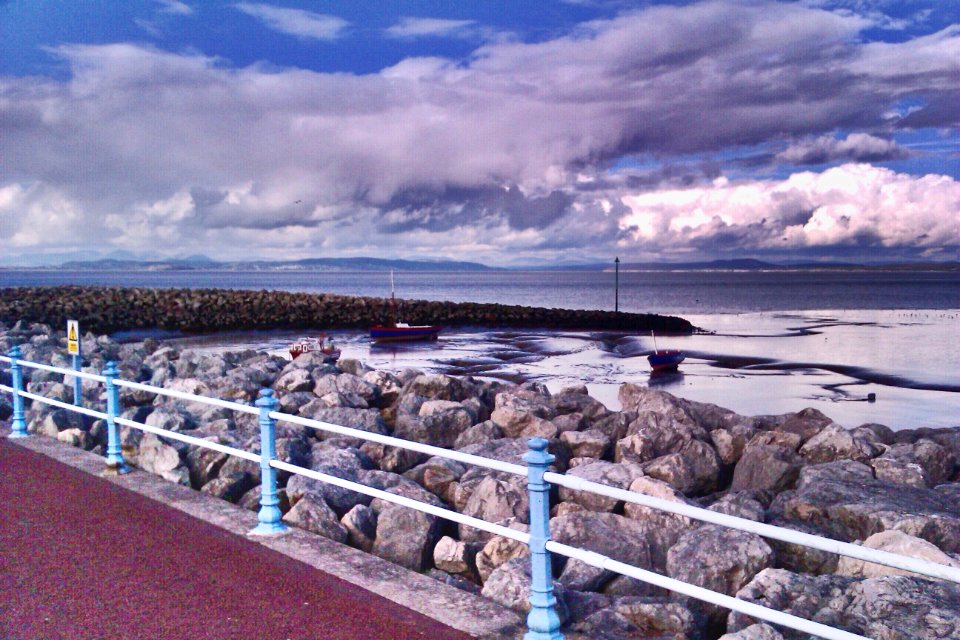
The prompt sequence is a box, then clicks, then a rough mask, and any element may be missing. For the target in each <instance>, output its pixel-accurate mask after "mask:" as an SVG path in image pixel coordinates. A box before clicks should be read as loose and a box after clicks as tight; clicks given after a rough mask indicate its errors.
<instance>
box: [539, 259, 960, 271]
mask: <svg viewBox="0 0 960 640" xmlns="http://www.w3.org/2000/svg"><path fill="white" fill-rule="evenodd" d="M614 268H615V266H614V264H612V263H611V262H606V263H593V264H584V265H569V266H554V267H541V268H540V269H542V270H544V271H613V270H614ZM810 270H824V271H827V270H830V271H837V270H850V271H960V262H897V263H893V262H890V263H876V264H857V263H853V262H789V263H782V264H777V263H774V262H765V261H763V260H755V259H753V258H742V259H735V260H710V261H704V262H621V263H620V271H810Z"/></svg>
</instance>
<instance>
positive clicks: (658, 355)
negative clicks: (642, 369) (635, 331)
mask: <svg viewBox="0 0 960 640" xmlns="http://www.w3.org/2000/svg"><path fill="white" fill-rule="evenodd" d="M650 336H651V337H652V338H653V353H651V354H650V355H648V356H647V362H649V363H650V368H651V369H653V370H654V371H671V370H673V369H676V368H677V367H679V366H680V363H681V362H683V361H684V360H685V359H686V356H685V355H683V352H682V351H680V350H679V349H658V348H657V336H655V335H654V333H653V331H651V332H650Z"/></svg>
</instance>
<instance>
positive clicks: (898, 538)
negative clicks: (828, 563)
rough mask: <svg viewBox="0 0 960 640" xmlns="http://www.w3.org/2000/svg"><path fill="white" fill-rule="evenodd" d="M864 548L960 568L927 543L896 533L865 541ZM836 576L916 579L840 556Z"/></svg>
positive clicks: (899, 570) (896, 571) (891, 569)
mask: <svg viewBox="0 0 960 640" xmlns="http://www.w3.org/2000/svg"><path fill="white" fill-rule="evenodd" d="M863 546H864V547H867V548H869V549H880V550H882V551H888V552H890V553H896V554H898V555H901V556H909V557H911V558H919V559H921V560H926V561H928V562H935V563H937V564H943V565H946V566H948V567H954V568H960V561H958V560H955V559H953V558H951V557H950V556H948V555H947V554H945V553H944V552H943V551H940V549H938V548H937V547H935V546H934V545H932V544H930V543H929V542H927V541H926V540H922V539H920V538H917V537H915V536H910V535H907V534H905V533H903V532H902V531H897V530H896V529H890V530H889V531H881V532H880V533H875V534H873V535H872V536H870V537H869V538H867V539H866V540H864V541H863ZM836 572H837V573H838V574H839V575H842V576H851V577H854V578H878V577H880V576H886V575H911V576H912V575H917V574H914V573H912V572H909V571H904V570H903V569H896V568H894V567H888V566H886V565H882V564H876V563H873V562H866V561H864V560H858V559H856V558H849V557H847V556H841V558H840V561H839V562H838V564H837V571H836Z"/></svg>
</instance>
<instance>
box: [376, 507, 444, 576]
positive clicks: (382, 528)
mask: <svg viewBox="0 0 960 640" xmlns="http://www.w3.org/2000/svg"><path fill="white" fill-rule="evenodd" d="M441 524H442V523H441V521H440V520H439V519H438V518H437V517H436V516H431V515H428V514H426V513H423V512H421V511H416V510H414V509H409V508H407V507H402V506H400V505H395V504H391V505H388V506H386V507H384V508H383V510H382V511H380V513H379V514H378V515H377V537H376V540H374V543H373V549H372V552H373V554H374V555H376V556H379V557H381V558H383V559H384V560H389V561H390V562H393V563H396V564H399V565H400V566H403V567H406V568H407V569H410V570H412V571H423V570H424V569H426V568H427V567H428V566H429V565H430V563H431V561H432V560H433V547H434V545H435V544H436V543H437V540H439V539H440V532H441Z"/></svg>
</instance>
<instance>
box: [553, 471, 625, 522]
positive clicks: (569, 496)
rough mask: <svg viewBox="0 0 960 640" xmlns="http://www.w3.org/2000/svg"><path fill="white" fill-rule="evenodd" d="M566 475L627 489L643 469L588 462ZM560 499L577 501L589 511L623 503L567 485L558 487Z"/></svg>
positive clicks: (613, 506) (611, 509)
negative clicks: (570, 487)
mask: <svg viewBox="0 0 960 640" xmlns="http://www.w3.org/2000/svg"><path fill="white" fill-rule="evenodd" d="M567 475H570V476H574V477H577V478H583V479H584V480H588V481H590V482H596V483H598V484H603V485H608V486H611V487H616V488H617V489H629V488H630V485H631V484H632V483H633V481H634V480H636V479H637V478H639V477H641V476H642V475H643V470H642V469H641V468H640V466H639V465H635V464H614V463H612V462H590V463H587V464H581V465H578V466H576V467H574V468H572V469H570V470H569V471H568V472H567ZM560 500H562V501H563V502H574V503H577V504H579V505H581V506H583V507H584V508H586V509H589V510H590V511H616V510H618V509H619V508H621V507H622V505H623V503H622V501H620V500H617V499H615V498H608V497H606V496H602V495H599V494H596V493H593V492H590V491H578V490H575V489H569V488H567V487H560Z"/></svg>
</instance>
